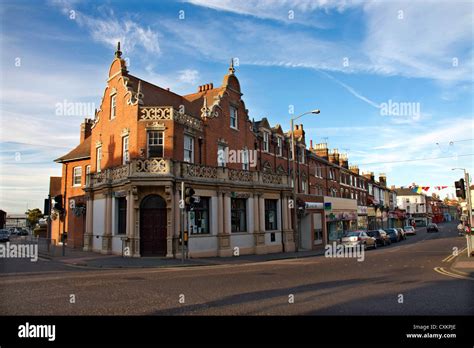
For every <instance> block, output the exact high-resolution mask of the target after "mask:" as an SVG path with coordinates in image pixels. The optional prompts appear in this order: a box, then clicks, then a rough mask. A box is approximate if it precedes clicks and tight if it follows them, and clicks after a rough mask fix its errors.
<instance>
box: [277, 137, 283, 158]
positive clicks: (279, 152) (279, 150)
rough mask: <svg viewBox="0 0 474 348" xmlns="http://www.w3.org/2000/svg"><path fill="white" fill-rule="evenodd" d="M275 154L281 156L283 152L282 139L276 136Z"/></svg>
mask: <svg viewBox="0 0 474 348" xmlns="http://www.w3.org/2000/svg"><path fill="white" fill-rule="evenodd" d="M276 154H277V156H280V157H281V156H282V154H283V139H282V138H280V137H278V138H277V150H276Z"/></svg>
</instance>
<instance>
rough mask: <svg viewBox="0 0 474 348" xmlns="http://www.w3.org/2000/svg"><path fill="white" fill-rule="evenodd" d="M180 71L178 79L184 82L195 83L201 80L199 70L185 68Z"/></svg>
mask: <svg viewBox="0 0 474 348" xmlns="http://www.w3.org/2000/svg"><path fill="white" fill-rule="evenodd" d="M178 73H179V76H178V80H179V81H181V82H183V83H187V84H191V85H195V84H196V83H197V82H198V81H199V77H200V76H199V71H197V70H193V69H185V70H181V71H178Z"/></svg>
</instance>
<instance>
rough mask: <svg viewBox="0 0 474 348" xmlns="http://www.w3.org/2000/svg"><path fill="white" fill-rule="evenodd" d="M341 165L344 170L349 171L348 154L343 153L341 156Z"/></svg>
mask: <svg viewBox="0 0 474 348" xmlns="http://www.w3.org/2000/svg"><path fill="white" fill-rule="evenodd" d="M339 165H340V166H341V167H343V168H346V169H349V159H348V158H347V154H346V153H341V154H340V155H339Z"/></svg>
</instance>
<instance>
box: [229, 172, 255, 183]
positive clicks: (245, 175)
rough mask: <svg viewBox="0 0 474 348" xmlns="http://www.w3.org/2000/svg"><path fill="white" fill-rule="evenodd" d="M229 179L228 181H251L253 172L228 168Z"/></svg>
mask: <svg viewBox="0 0 474 348" xmlns="http://www.w3.org/2000/svg"><path fill="white" fill-rule="evenodd" d="M229 180H230V181H243V182H252V181H253V173H252V172H249V171H247V170H235V169H229Z"/></svg>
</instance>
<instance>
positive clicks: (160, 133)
mask: <svg viewBox="0 0 474 348" xmlns="http://www.w3.org/2000/svg"><path fill="white" fill-rule="evenodd" d="M152 133H157V134H158V136H157V138H156V139H157V141H158V144H151V145H150V135H151V134H152ZM160 135H161V144H159V142H160ZM160 146H161V148H162V149H161V156H153V157H151V156H150V147H156V148H159V147H160ZM146 148H147V158H164V157H165V132H164V131H159V130H148V131H147V132H146Z"/></svg>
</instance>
